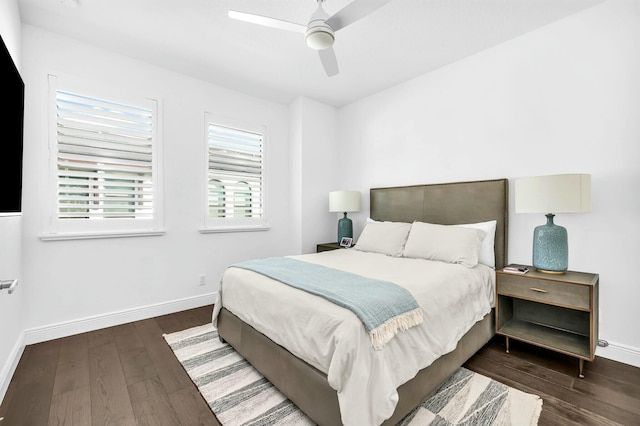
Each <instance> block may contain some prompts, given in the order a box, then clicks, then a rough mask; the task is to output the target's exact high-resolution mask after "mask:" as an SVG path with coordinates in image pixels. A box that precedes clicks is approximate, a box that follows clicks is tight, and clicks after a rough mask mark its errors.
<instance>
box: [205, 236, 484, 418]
mask: <svg viewBox="0 0 640 426" xmlns="http://www.w3.org/2000/svg"><path fill="white" fill-rule="evenodd" d="M291 257H293V258H295V259H298V260H303V261H306V262H312V263H316V264H320V265H324V266H328V267H332V268H336V269H342V270H345V271H349V272H352V273H356V274H360V275H363V276H366V277H370V278H376V279H380V280H385V281H390V282H393V283H396V284H398V285H401V286H403V287H405V288H406V289H407V290H409V291H410V292H411V294H412V295H413V297H414V298H415V299H416V301H417V302H418V304H419V305H420V307H422V309H423V310H424V322H423V323H422V324H421V325H419V326H416V327H412V328H410V329H409V330H407V331H404V332H400V334H398V335H396V337H395V338H393V339H392V340H391V341H390V342H389V343H387V345H386V346H385V347H384V348H383V349H382V350H374V349H373V348H372V347H371V340H370V338H369V335H368V334H367V332H366V330H365V328H364V326H363V325H362V323H361V322H360V320H359V319H358V318H357V317H356V315H355V314H353V313H352V312H351V311H349V310H347V309H345V308H341V307H339V306H337V305H335V304H333V303H331V302H329V301H327V300H325V299H323V298H321V297H318V296H314V295H311V294H308V293H306V292H303V291H301V290H297V289H295V288H292V287H289V286H287V285H286V284H282V283H280V282H277V281H274V280H271V279H270V278H267V277H264V276H262V275H260V274H257V273H255V272H251V271H248V270H244V269H240V268H228V269H227V271H226V272H225V273H224V275H223V277H222V280H221V289H220V292H219V293H218V300H216V302H215V306H214V312H213V322H214V326H215V325H216V319H217V316H218V312H219V310H220V308H221V307H222V306H224V307H225V308H227V309H228V310H229V311H231V312H233V313H234V314H235V315H236V316H238V317H239V318H240V319H242V320H243V321H245V322H246V323H248V324H251V325H252V326H253V327H254V328H255V329H256V330H258V331H260V332H261V333H263V334H264V335H266V336H267V337H269V338H270V339H271V340H273V341H274V342H276V343H278V344H279V345H281V346H283V347H285V348H287V349H288V350H289V351H290V352H291V353H293V354H294V355H296V356H298V357H299V358H301V359H303V360H305V361H306V362H308V363H309V364H311V365H313V366H314V367H316V368H317V369H319V370H321V371H323V372H324V373H325V374H327V378H328V381H329V385H330V386H331V387H332V388H334V389H335V390H336V391H337V393H338V401H339V403H340V408H341V415H342V422H343V423H344V424H345V425H379V424H380V423H382V422H383V421H384V420H386V419H387V418H389V417H390V416H391V415H392V414H393V411H394V409H395V406H396V404H397V402H398V394H397V391H396V389H397V388H398V386H400V385H401V384H403V383H404V382H406V381H408V380H410V379H411V378H413V377H414V376H415V375H416V373H417V372H418V371H419V370H420V369H422V368H424V367H427V366H429V365H430V364H431V363H432V362H433V361H434V360H436V359H437V358H438V357H440V356H441V355H444V354H446V353H448V352H450V351H452V350H454V349H455V347H456V344H457V342H458V340H459V339H460V338H461V337H462V336H463V335H464V334H465V333H466V332H467V331H468V330H469V329H470V328H471V326H472V325H473V324H475V323H476V322H477V321H479V320H481V319H482V318H483V317H484V316H485V315H486V314H487V313H489V312H490V311H491V308H492V307H493V306H494V285H495V284H494V276H495V275H494V272H493V269H491V268H489V267H487V266H484V265H478V266H476V267H475V268H473V269H469V268H466V267H464V266H460V265H453V264H447V263H443V262H436V261H428V260H422V259H407V258H394V257H390V256H386V255H382V254H376V253H365V252H362V251H358V250H355V249H349V250H344V249H342V250H333V251H326V252H321V253H314V254H306V255H301V256H291Z"/></svg>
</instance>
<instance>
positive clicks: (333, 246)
mask: <svg viewBox="0 0 640 426" xmlns="http://www.w3.org/2000/svg"><path fill="white" fill-rule="evenodd" d="M339 248H341V247H340V244H338V243H322V244H318V245H317V246H316V252H317V253H320V252H321V251H329V250H337V249H339Z"/></svg>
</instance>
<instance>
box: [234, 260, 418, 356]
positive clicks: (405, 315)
mask: <svg viewBox="0 0 640 426" xmlns="http://www.w3.org/2000/svg"><path fill="white" fill-rule="evenodd" d="M231 266H235V267H237V268H242V269H248V270H251V271H254V272H257V273H259V274H262V275H265V276H267V277H269V278H272V279H274V280H277V281H280V282H282V283H284V284H287V285H289V286H292V287H295V288H298V289H300V290H304V291H306V292H308V293H311V294H314V295H316V296H320V297H323V298H325V299H327V300H329V301H331V302H333V303H335V304H337V305H339V306H342V307H344V308H347V309H350V310H351V311H353V313H355V314H356V315H357V316H358V318H360V320H361V321H362V323H363V325H364V327H365V329H366V330H367V332H368V333H369V336H370V337H371V344H372V345H373V347H374V348H375V349H381V348H382V347H384V345H385V344H386V343H387V342H388V341H389V340H391V338H393V337H394V336H395V335H396V334H397V332H398V330H406V329H408V328H409V327H413V326H415V325H418V324H421V323H422V320H423V318H422V309H421V308H420V306H419V305H418V303H417V302H416V301H415V299H414V298H413V296H412V295H411V293H409V292H408V291H407V290H406V289H404V288H403V287H400V286H399V285H397V284H394V283H390V282H386V281H380V280H376V279H371V278H367V277H363V276H361V275H357V274H352V273H350V272H345V271H341V270H338V269H333V268H328V267H326V266H322V265H316V264H314V263H309V262H304V261H301V260H296V259H291V258H288V257H270V258H264V259H254V260H248V261H245V262H241V263H236V264H234V265H231Z"/></svg>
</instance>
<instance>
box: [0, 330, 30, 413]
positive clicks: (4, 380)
mask: <svg viewBox="0 0 640 426" xmlns="http://www.w3.org/2000/svg"><path fill="white" fill-rule="evenodd" d="M24 347H25V343H24V333H20V336H19V337H18V340H17V341H16V344H15V345H14V346H13V349H12V350H11V353H10V354H9V358H8V359H7V362H6V363H5V365H4V366H3V367H2V371H1V372H0V402H1V401H3V400H4V396H5V395H6V393H7V390H8V389H9V383H11V378H12V377H13V373H15V372H16V367H17V366H18V362H19V361H20V357H21V356H22V353H23V352H24Z"/></svg>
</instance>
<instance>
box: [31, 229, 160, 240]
mask: <svg viewBox="0 0 640 426" xmlns="http://www.w3.org/2000/svg"><path fill="white" fill-rule="evenodd" d="M164 233H165V231H164V230H162V231H120V232H77V233H71V232H69V233H61V234H44V235H40V239H41V240H42V241H63V240H93V239H101V238H129V237H154V236H159V235H164Z"/></svg>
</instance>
